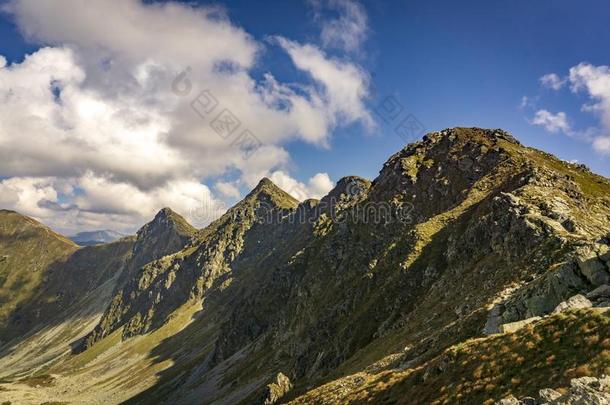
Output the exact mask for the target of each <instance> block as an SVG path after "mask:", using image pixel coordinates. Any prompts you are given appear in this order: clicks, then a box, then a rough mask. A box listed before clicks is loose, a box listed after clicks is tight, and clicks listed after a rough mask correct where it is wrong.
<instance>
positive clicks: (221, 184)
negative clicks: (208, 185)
mask: <svg viewBox="0 0 610 405" xmlns="http://www.w3.org/2000/svg"><path fill="white" fill-rule="evenodd" d="M214 188H215V189H216V190H218V192H219V193H220V195H222V196H224V197H229V198H239V196H240V194H239V189H238V188H237V186H236V185H235V184H233V183H230V182H226V181H217V182H216V183H215V184H214Z"/></svg>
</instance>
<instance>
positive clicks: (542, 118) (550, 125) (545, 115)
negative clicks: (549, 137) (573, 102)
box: [531, 110, 571, 134]
mask: <svg viewBox="0 0 610 405" xmlns="http://www.w3.org/2000/svg"><path fill="white" fill-rule="evenodd" d="M531 123H532V124H533V125H540V126H543V127H544V128H545V129H546V130H547V131H549V132H553V133H556V132H559V131H561V132H564V133H566V134H569V133H570V132H571V129H570V124H568V119H567V117H566V114H565V113H564V112H558V113H557V114H553V113H551V112H549V111H547V110H538V111H537V112H536V115H535V116H534V118H533V119H532V120H531Z"/></svg>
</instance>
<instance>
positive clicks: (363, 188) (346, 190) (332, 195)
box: [322, 176, 371, 201]
mask: <svg viewBox="0 0 610 405" xmlns="http://www.w3.org/2000/svg"><path fill="white" fill-rule="evenodd" d="M370 187H371V181H370V180H367V179H365V178H363V177H360V176H345V177H342V178H341V179H339V181H338V182H337V184H336V185H335V187H334V188H333V189H332V190H331V191H330V192H329V193H328V194H327V195H326V196H325V197H324V198H322V200H324V201H326V200H329V199H338V198H339V197H340V196H341V195H342V194H344V195H346V196H349V197H353V196H358V195H362V194H364V193H366V192H367V191H368V189H369V188H370Z"/></svg>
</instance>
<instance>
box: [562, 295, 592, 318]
mask: <svg viewBox="0 0 610 405" xmlns="http://www.w3.org/2000/svg"><path fill="white" fill-rule="evenodd" d="M592 306H593V304H592V303H591V301H589V300H588V299H587V297H585V296H584V295H582V294H576V295H574V296H572V297H570V298H568V299H567V300H566V301H563V302H562V303H560V304H559V305H557V307H555V309H554V310H553V313H554V314H557V313H559V312H563V311H568V310H571V309H580V308H591V307H592Z"/></svg>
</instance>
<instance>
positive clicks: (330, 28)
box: [310, 0, 369, 52]
mask: <svg viewBox="0 0 610 405" xmlns="http://www.w3.org/2000/svg"><path fill="white" fill-rule="evenodd" d="M310 4H311V5H312V6H313V8H314V12H315V16H316V20H318V21H320V22H321V24H322V32H321V34H320V39H321V40H322V44H323V45H324V47H329V48H339V49H343V50H345V51H348V52H354V51H359V50H360V47H361V45H362V43H363V42H364V40H365V39H366V37H367V35H368V30H369V29H368V16H367V14H366V10H365V9H364V7H363V6H362V4H360V3H359V2H358V1H354V0H312V1H310ZM324 10H329V11H331V12H334V13H335V14H338V15H337V16H336V17H335V18H330V19H327V18H325V17H324V16H323V11H324Z"/></svg>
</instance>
